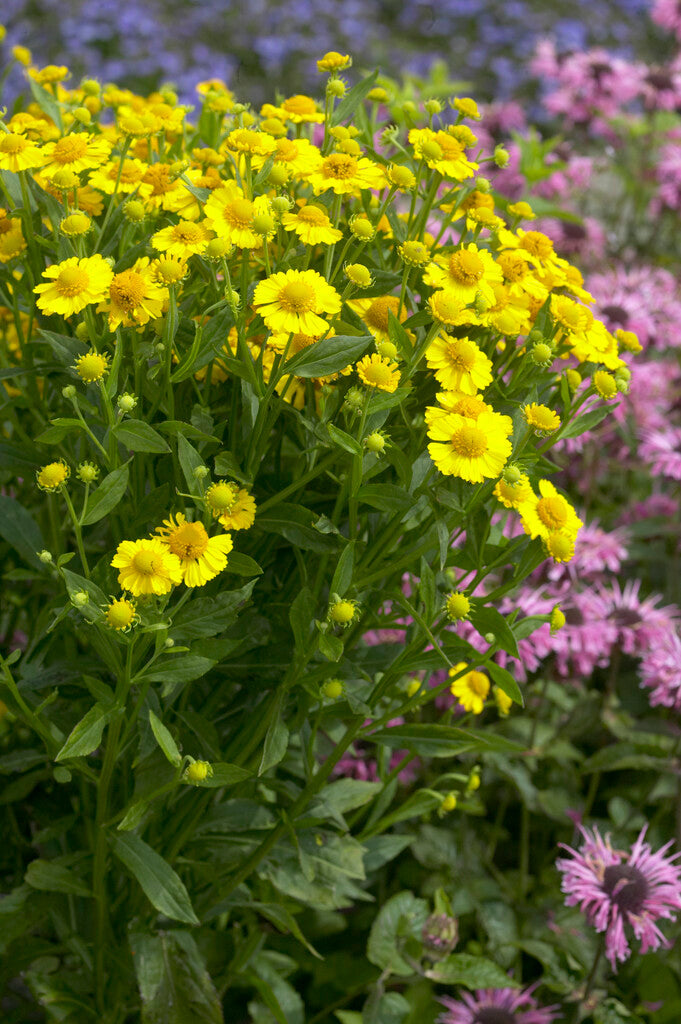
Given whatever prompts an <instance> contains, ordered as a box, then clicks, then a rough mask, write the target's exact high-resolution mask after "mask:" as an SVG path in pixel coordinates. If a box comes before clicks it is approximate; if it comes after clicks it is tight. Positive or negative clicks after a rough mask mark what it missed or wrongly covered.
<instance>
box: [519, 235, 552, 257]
mask: <svg viewBox="0 0 681 1024" xmlns="http://www.w3.org/2000/svg"><path fill="white" fill-rule="evenodd" d="M520 245H521V246H522V248H523V249H526V250H527V252H529V253H531V254H532V256H538V257H539V258H540V259H548V257H549V256H552V255H553V242H552V241H551V239H550V238H547V237H546V235H544V234H542V232H541V231H528V232H527V234H525V235H523V239H522V241H521V243H520Z"/></svg>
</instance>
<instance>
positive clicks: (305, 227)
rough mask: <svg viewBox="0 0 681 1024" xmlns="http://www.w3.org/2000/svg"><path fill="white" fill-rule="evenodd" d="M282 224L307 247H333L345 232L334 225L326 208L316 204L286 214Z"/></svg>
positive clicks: (308, 204) (306, 205) (307, 204)
mask: <svg viewBox="0 0 681 1024" xmlns="http://www.w3.org/2000/svg"><path fill="white" fill-rule="evenodd" d="M281 223H282V224H283V226H284V227H285V228H286V229H287V230H288V231H295V233H296V234H297V235H298V238H300V240H301V241H302V242H304V243H305V245H319V244H322V245H333V244H334V243H335V242H338V241H340V239H341V238H342V237H343V232H342V231H339V230H338V229H337V228H334V226H333V225H332V223H331V221H330V219H329V215H328V213H327V212H326V210H325V209H324V207H322V206H316V205H315V204H314V203H306V204H305V205H304V206H301V207H300V208H299V209H297V210H295V211H291V212H290V213H285V214H284V216H283V217H282V218H281Z"/></svg>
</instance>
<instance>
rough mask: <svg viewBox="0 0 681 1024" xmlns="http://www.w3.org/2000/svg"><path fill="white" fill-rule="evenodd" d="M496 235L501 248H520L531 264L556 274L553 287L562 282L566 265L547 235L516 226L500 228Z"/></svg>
mask: <svg viewBox="0 0 681 1024" xmlns="http://www.w3.org/2000/svg"><path fill="white" fill-rule="evenodd" d="M498 237H499V244H500V246H501V248H502V249H520V250H521V251H522V252H523V253H524V254H527V259H528V260H529V262H530V263H531V264H532V266H534V267H537V268H541V269H545V270H546V269H548V270H550V271H551V272H552V273H555V274H557V275H558V276H557V279H556V282H555V284H554V285H553V286H554V287H557V286H558V285H560V284H562V283H563V280H564V277H565V275H564V273H563V269H562V268H563V267H564V266H567V263H566V261H565V260H563V259H561V258H560V256H558V255H557V253H556V251H555V249H554V248H553V242H552V241H551V239H550V238H549V236H548V235H545V234H544V233H543V232H541V231H523V229H522V228H517V229H516V230H515V231H507V230H506V229H505V228H501V229H500V230H499V235H498Z"/></svg>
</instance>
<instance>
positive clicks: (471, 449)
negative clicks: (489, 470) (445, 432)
mask: <svg viewBox="0 0 681 1024" xmlns="http://www.w3.org/2000/svg"><path fill="white" fill-rule="evenodd" d="M451 444H452V448H453V449H454V451H455V452H456V454H457V455H462V456H463V457H464V458H466V459H478V458H480V456H481V455H484V454H485V452H486V451H487V437H486V436H485V434H484V433H483V431H482V430H480V428H479V427H476V426H474V425H473V424H472V423H466V425H465V426H463V427H459V429H458V430H456V431H454V433H453V434H452V441H451Z"/></svg>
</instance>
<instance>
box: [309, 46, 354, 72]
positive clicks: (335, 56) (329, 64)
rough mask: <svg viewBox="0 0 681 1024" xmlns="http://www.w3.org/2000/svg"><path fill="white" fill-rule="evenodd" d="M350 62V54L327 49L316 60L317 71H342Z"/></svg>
mask: <svg viewBox="0 0 681 1024" xmlns="http://www.w3.org/2000/svg"><path fill="white" fill-rule="evenodd" d="M351 64H352V57H351V56H350V54H348V53H346V54H342V53H338V52H337V51H336V50H329V52H328V53H325V54H324V56H323V57H322V58H321V59H320V60H318V61H317V71H343V70H344V69H345V68H349V67H350V65H351Z"/></svg>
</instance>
